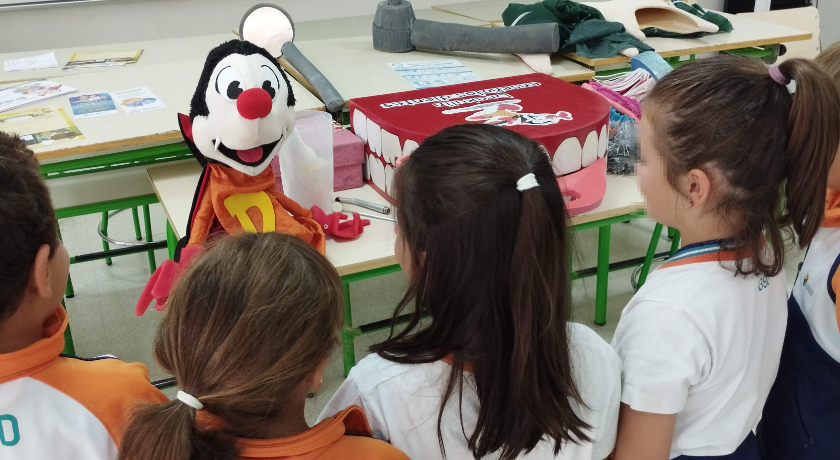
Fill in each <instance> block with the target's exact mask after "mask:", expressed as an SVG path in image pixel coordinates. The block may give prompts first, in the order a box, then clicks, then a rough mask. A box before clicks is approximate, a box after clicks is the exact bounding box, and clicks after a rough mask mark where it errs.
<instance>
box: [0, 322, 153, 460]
mask: <svg viewBox="0 0 840 460" xmlns="http://www.w3.org/2000/svg"><path fill="white" fill-rule="evenodd" d="M66 328H67V314H66V313H65V312H64V308H62V307H59V308H58V309H56V311H55V314H53V315H52V316H51V317H50V318H49V319H48V320H47V321H46V322H45V323H44V334H43V338H42V339H41V340H39V341H37V342H35V343H34V344H32V345H30V346H29V347H26V348H24V349H23V350H19V351H16V352H14V353H8V354H0V459H2V460H7V459H8V460H100V459H102V460H112V459H116V458H117V445H118V443H119V440H120V437H121V436H122V430H123V428H124V426H125V423H126V421H127V417H129V416H130V414H131V409H132V408H133V407H134V406H135V405H136V404H137V403H138V402H142V401H150V402H165V401H167V400H168V399H167V398H166V396H165V395H164V394H163V393H161V392H160V391H159V390H157V389H156V388H155V387H154V386H152V385H151V383H149V372H148V369H146V366H144V365H142V364H139V363H133V364H129V363H124V362H122V361H120V360H117V359H114V358H101V359H93V360H83V359H79V358H74V357H65V356H60V354H61V350H62V349H63V348H64V330H65V329H66Z"/></svg>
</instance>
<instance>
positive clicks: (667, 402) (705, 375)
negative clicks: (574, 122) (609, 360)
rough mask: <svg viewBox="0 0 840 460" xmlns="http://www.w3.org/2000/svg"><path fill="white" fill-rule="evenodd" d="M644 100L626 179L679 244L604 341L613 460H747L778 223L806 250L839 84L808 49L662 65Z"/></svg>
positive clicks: (778, 327) (771, 333) (769, 334)
mask: <svg viewBox="0 0 840 460" xmlns="http://www.w3.org/2000/svg"><path fill="white" fill-rule="evenodd" d="M644 113H645V116H644V118H642V120H641V124H640V144H641V145H640V147H641V148H640V150H641V162H640V163H639V165H638V168H637V170H638V175H639V185H640V188H641V190H642V192H643V193H644V195H645V198H646V202H647V212H648V215H650V217H651V218H653V219H655V220H657V221H658V222H660V223H662V224H665V225H668V226H671V227H674V228H677V229H678V230H679V231H680V232H681V233H682V236H683V247H682V248H681V249H680V250H679V251H678V252H677V253H676V254H675V255H674V256H673V257H671V258H670V259H669V260H668V261H667V262H666V263H665V264H664V265H662V266H660V267H659V268H658V269H657V270H656V271H654V272H653V273H652V274H651V276H650V278H649V279H648V281H647V283H646V284H645V285H644V286H643V287H642V288H641V289H640V290H639V291H638V292H637V293H636V295H635V296H634V297H633V299H632V300H631V301H630V303H629V304H628V305H627V306H626V307H625V308H624V311H623V312H622V316H621V320H620V322H619V324H618V328H617V329H616V332H615V336H614V338H613V347H615V349H616V351H617V352H618V354H619V356H620V357H621V360H622V386H623V388H622V397H621V401H622V407H621V418H620V424H619V426H620V430H619V434H618V444H617V446H616V452H615V457H614V458H615V460H634V459H640V460H641V459H644V460H668V459H669V458H670V459H680V460H687V459H697V458H702V459H711V458H715V459H721V460H723V459H725V460H746V459H749V460H754V459H758V458H759V447H758V442H757V440H756V436H755V435H754V434H753V433H752V429H753V428H754V427H755V426H756V423H758V421H759V418H760V417H761V412H762V408H763V407H764V404H765V401H767V398H768V393H769V392H770V387H771V386H772V385H773V381H774V379H775V378H776V373H777V370H778V369H779V363H780V357H781V354H782V342H783V340H784V337H785V327H786V324H787V316H788V307H787V305H786V297H787V294H786V282H785V276H784V273H783V270H782V268H783V266H784V255H785V237H786V236H787V234H786V230H787V229H788V228H790V229H792V231H793V232H794V233H795V235H794V236H793V237H794V241H796V242H797V243H798V245H799V246H800V247H806V246H807V245H808V244H809V243H810V242H811V241H812V239H814V237H815V235H816V234H817V232H818V229H819V227H820V223H821V222H822V220H823V207H824V203H825V196H826V181H827V179H828V174H829V170H830V168H831V165H832V162H833V160H834V157H835V152H836V151H837V147H838V141H840V132H838V128H840V97H838V93H837V91H836V90H835V88H834V86H833V85H832V84H831V81H830V79H829V77H828V76H827V75H826V74H825V73H824V72H823V71H822V70H820V68H819V67H818V66H817V65H816V64H815V63H813V62H811V61H806V60H802V59H790V60H788V61H785V62H784V63H782V64H780V65H778V66H772V67H769V68H768V67H767V66H766V65H764V64H763V63H761V62H760V61H758V60H754V59H750V58H745V57H736V56H728V55H724V56H717V57H713V58H709V59H701V60H699V61H696V62H693V63H690V64H686V65H684V66H682V67H679V68H678V69H676V70H674V71H673V72H671V73H670V74H668V75H667V76H666V77H664V78H663V79H662V80H660V81H659V82H658V83H657V85H656V87H655V88H654V89H653V90H652V91H651V93H650V94H649V95H648V97H647V98H646V99H645V102H644ZM835 384H836V382H835ZM792 400H793V399H792ZM833 428H834V429H835V431H834V435H835V437H836V428H837V427H836V426H835V427H833ZM835 453H836V452H835ZM829 457H830V456H823V457H820V458H829ZM768 458H769V457H768ZM773 458H776V457H773ZM779 458H782V457H779ZM785 458H797V459H800V458H804V457H798V456H795V457H785ZM814 458H817V457H814Z"/></svg>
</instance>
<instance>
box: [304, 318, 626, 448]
mask: <svg viewBox="0 0 840 460" xmlns="http://www.w3.org/2000/svg"><path fill="white" fill-rule="evenodd" d="M568 328H569V348H570V351H571V356H572V366H573V368H574V371H575V381H576V383H577V385H578V390H579V391H580V393H581V397H582V399H583V401H584V403H585V404H586V405H587V406H588V409H585V408H582V407H579V405H578V404H574V403H573V405H572V408H573V410H574V411H575V413H576V414H578V416H580V418H581V419H582V420H583V421H584V422H586V423H587V424H589V425H590V426H591V427H592V429H591V430H590V431H589V432H588V433H587V434H588V435H589V437H590V438H591V439H592V440H593V442H591V443H581V444H572V443H567V444H566V445H564V446H563V447H562V449H561V451H560V454H559V455H558V456H556V457H555V456H554V443H553V442H547V441H545V440H543V441H541V442H540V443H538V444H537V446H536V447H535V448H534V449H533V450H532V451H531V452H529V453H528V454H526V455H522V456H520V457H519V458H521V459H527V460H537V459H555V458H556V459H563V460H603V459H604V458H606V457H607V456H608V455H609V454H610V452H612V450H613V447H615V440H616V428H617V424H618V409H619V398H620V394H621V390H620V388H621V386H620V385H621V382H620V380H621V379H620V363H619V360H618V357H617V356H616V354H615V352H614V351H613V350H612V349H611V348H610V346H609V345H608V344H607V343H606V342H604V340H603V339H601V338H600V337H599V336H598V335H597V334H595V332H594V331H592V330H591V329H589V328H588V327H586V326H584V325H581V324H575V323H569V325H568ZM449 372H450V367H449V365H448V364H446V363H444V362H441V361H438V362H434V363H428V364H412V365H406V364H397V363H393V362H391V361H387V360H385V359H383V358H381V357H379V356H378V355H375V354H371V355H368V356H367V357H365V358H364V359H362V360H361V361H360V362H359V364H357V365H356V367H354V368H353V370H352V371H350V375H349V376H348V377H347V379H346V380H345V381H344V383H343V384H342V385H341V387H340V388H339V389H338V391H337V392H336V394H335V395H334V396H333V397H332V399H331V400H330V402H329V403H327V406H326V407H325V408H324V411H323V412H322V413H321V416H320V417H319V420H321V419H323V418H325V417H328V416H331V415H333V414H334V413H336V412H339V411H340V410H341V409H343V408H345V407H347V406H349V405H358V406H360V407H361V408H362V409H363V410H364V411H365V414H367V416H368V421H369V422H370V426H371V428H372V429H373V432H374V435H375V436H376V437H377V438H380V439H384V440H386V441H388V442H390V443H391V444H392V445H393V446H395V447H396V448H398V449H400V450H402V451H403V452H405V453H406V454H408V456H409V457H411V458H412V459H417V460H433V459H443V455H442V454H441V451H440V447H439V445H438V432H437V430H438V424H437V421H438V412H439V410H440V403H441V397H442V394H443V392H444V389H445V385H446V379H447V377H448V375H449ZM466 375H469V374H466ZM473 388H474V384H473V383H471V382H466V384H465V385H464V398H463V405H462V407H461V413H462V414H463V426H464V431H462V430H461V419H460V417H459V415H460V414H459V410H458V395H457V394H454V395H452V396H451V397H450V398H449V400H448V401H447V404H446V407H445V408H444V413H443V418H442V421H441V433H442V436H443V441H444V446H445V447H446V455H447V459H449V460H459V459H470V460H471V459H472V458H473V456H472V453H471V452H470V450H469V449H468V448H467V438H465V437H464V432H466V433H467V435H468V436H469V435H470V434H471V433H472V432H473V431H474V429H475V423H476V419H477V418H478V396H477V395H476V393H475V390H474V389H473ZM486 458H496V456H488V457H486Z"/></svg>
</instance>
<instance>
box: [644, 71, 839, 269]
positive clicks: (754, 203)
mask: <svg viewBox="0 0 840 460" xmlns="http://www.w3.org/2000/svg"><path fill="white" fill-rule="evenodd" d="M779 70H780V71H781V73H782V74H783V75H784V76H785V77H787V78H789V79H792V80H794V81H795V82H796V90H795V93H794V94H790V93H789V91H788V89H787V88H786V87H785V85H782V84H779V83H777V82H776V81H774V80H773V79H772V78H771V77H770V74H769V73H768V69H767V66H766V65H764V64H763V63H762V62H761V61H758V60H756V59H751V58H746V57H738V56H731V55H722V56H716V57H712V58H708V59H700V60H698V61H695V62H692V63H689V64H685V65H683V66H682V67H680V68H678V69H675V70H674V71H673V72H671V73H669V74H668V75H667V76H665V77H664V78H662V80H661V81H659V83H657V85H656V86H655V87H654V89H653V91H651V93H650V94H649V95H648V97H647V99H645V102H644V108H645V116H650V117H653V118H652V121H653V124H654V127H655V129H656V132H657V140H656V144H657V147H658V150H659V151H660V153H661V154H663V155H664V158H665V160H666V164H667V175H668V180H669V181H670V182H671V185H672V186H674V187H675V188H676V187H677V178H678V177H680V176H681V175H683V174H685V173H687V172H688V171H690V170H691V169H695V168H698V169H701V170H703V171H704V172H706V174H707V175H709V177H710V178H711V180H712V182H713V185H714V187H713V196H712V199H713V200H715V204H716V207H717V210H718V215H719V216H720V218H722V219H724V221H725V222H727V223H728V224H729V227H730V230H731V234H732V237H731V238H730V239H729V240H730V241H728V243H729V244H731V245H732V246H733V248H734V249H735V251H736V253H738V254H740V255H742V256H743V258H742V257H738V258H737V259H738V260H737V262H736V264H737V265H736V268H737V272H738V273H740V274H763V275H770V276H773V275H776V274H778V273H779V272H780V271H781V270H782V267H783V265H784V254H785V251H784V237H783V230H782V229H783V228H784V227H786V226H788V225H790V226H791V227H793V230H794V231H795V232H796V234H797V235H798V243H799V245H800V246H801V247H805V246H807V245H808V244H809V243H810V242H811V239H812V238H813V237H814V234H815V233H816V232H817V230H818V229H819V225H820V222H821V221H822V218H823V208H824V205H825V193H826V183H827V180H828V170H829V167H830V166H831V163H832V161H833V160H834V155H835V152H836V151H837V147H838V144H840V130H839V129H838V128H839V127H840V96H838V93H837V90H836V89H835V87H834V85H832V82H831V79H830V78H829V76H828V75H826V73H825V72H823V71H822V70H821V69H820V68H819V66H817V65H816V64H815V63H814V62H812V61H808V60H805V59H790V60H787V61H785V62H783V63H782V64H780V65H779ZM783 198H784V202H783V201H782V199H783ZM765 239H766V241H767V243H768V244H769V246H770V249H771V250H772V251H771V253H770V254H768V252H767V251H764V250H763V248H762V246H763V244H764V243H763V241H764V240H765Z"/></svg>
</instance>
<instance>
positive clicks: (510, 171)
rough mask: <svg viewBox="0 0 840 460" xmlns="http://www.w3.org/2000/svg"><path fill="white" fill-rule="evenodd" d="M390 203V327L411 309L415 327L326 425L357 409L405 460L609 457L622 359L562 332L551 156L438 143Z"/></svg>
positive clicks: (474, 136) (465, 142) (501, 143)
mask: <svg viewBox="0 0 840 460" xmlns="http://www.w3.org/2000/svg"><path fill="white" fill-rule="evenodd" d="M394 190H395V195H396V196H395V199H396V203H397V207H396V213H397V220H398V222H399V228H398V230H399V232H398V236H397V241H396V247H395V249H396V255H397V260H398V261H399V263H400V266H401V267H402V268H403V271H404V272H405V273H406V275H407V276H408V279H409V288H408V292H407V293H406V295H405V297H404V298H403V299H402V301H401V302H400V304H399V306H398V307H397V309H396V311H395V313H394V317H395V318H397V317H399V316H400V315H402V314H403V313H404V312H405V311H406V310H407V309H409V308H410V306H411V305H412V303H413V305H414V308H413V310H412V311H411V313H410V318H411V319H410V321H409V323H408V325H407V326H406V327H405V328H404V329H402V330H399V331H397V330H395V329H392V331H391V337H390V338H389V339H388V340H386V341H385V342H383V343H380V344H378V345H375V346H374V347H372V348H371V349H372V350H373V351H374V352H375V354H372V355H370V356H367V357H366V358H364V359H362V360H361V362H359V364H358V365H357V366H356V367H354V368H353V370H352V371H351V372H350V375H349V376H348V377H347V380H345V382H344V383H343V384H342V386H341V387H340V388H339V390H338V392H337V393H336V395H335V396H334V397H333V399H332V400H331V401H330V402H329V403H328V404H327V406H326V408H325V409H324V411H323V412H322V414H321V416H322V417H324V416H328V415H332V414H334V413H335V412H337V411H338V410H340V409H341V408H342V407H345V406H346V405H348V404H357V405H359V406H361V407H362V408H363V409H364V410H365V412H366V413H367V414H368V417H369V419H370V421H371V427H372V428H373V430H374V432H375V433H376V434H377V436H378V437H380V438H382V439H385V440H388V441H389V442H390V443H391V444H393V445H394V446H396V447H398V448H400V449H402V450H403V451H404V452H406V453H407V454H408V455H409V456H410V457H411V458H414V459H423V460H430V459H441V458H449V459H467V458H469V459H471V458H498V459H502V460H512V459H517V458H523V459H524V458H527V459H553V458H563V459H566V460H584V459H585V460H591V459H597V460H601V459H604V458H607V457H608V456H609V455H610V452H611V451H612V449H613V446H614V444H615V437H616V423H617V418H618V405H619V397H620V368H619V360H618V357H617V356H616V354H615V352H614V351H613V350H612V349H611V348H610V346H609V345H608V344H607V343H606V342H604V341H603V340H602V339H601V338H600V337H598V335H596V334H595V332H593V331H592V330H591V329H589V328H587V327H585V326H583V325H580V324H574V323H570V322H568V315H569V313H570V311H569V310H570V308H569V305H570V303H569V289H568V288H569V280H568V267H567V265H566V264H567V261H568V258H567V253H568V251H569V250H570V249H569V248H568V243H567V241H568V239H569V234H568V230H567V228H566V218H567V216H566V210H565V205H564V201H563V196H562V195H561V193H560V189H559V187H558V185H557V180H556V178H555V176H554V172H553V171H552V169H551V163H550V162H549V159H548V155H547V154H546V151H545V149H544V148H543V147H542V146H541V145H539V144H538V143H536V142H534V141H532V140H529V139H528V138H526V137H524V136H522V135H520V134H517V133H514V132H512V131H510V130H507V129H504V128H500V127H493V126H489V125H461V126H455V127H451V128H447V129H444V130H443V131H441V132H439V133H438V134H435V135H434V136H431V137H429V138H427V139H426V140H425V141H423V143H422V145H420V147H419V148H418V149H417V150H415V151H414V152H413V153H412V154H411V156H409V157H408V159H407V160H406V161H405V162H404V163H403V164H402V165H401V166H400V168H398V169H397V174H396V177H395V179H394ZM426 315H428V316H429V318H428V320H424V319H423V318H424V317H425V316H426Z"/></svg>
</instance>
